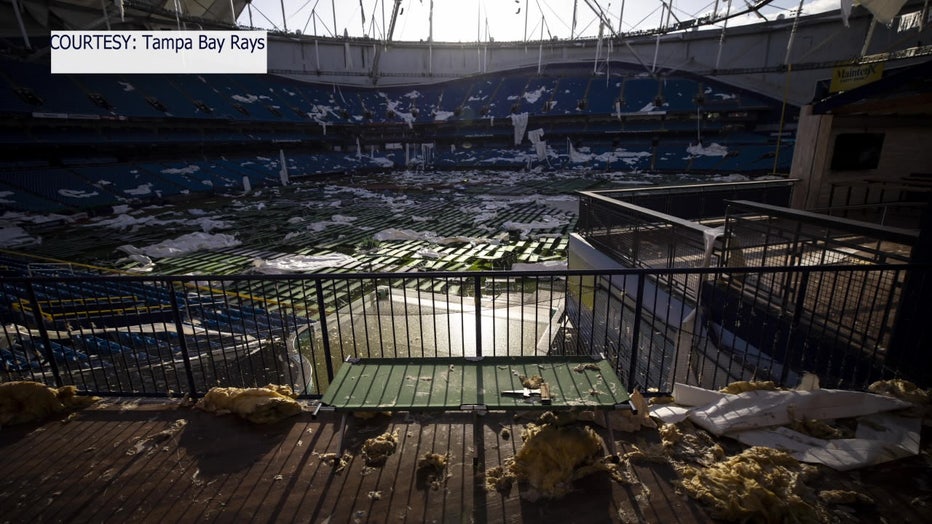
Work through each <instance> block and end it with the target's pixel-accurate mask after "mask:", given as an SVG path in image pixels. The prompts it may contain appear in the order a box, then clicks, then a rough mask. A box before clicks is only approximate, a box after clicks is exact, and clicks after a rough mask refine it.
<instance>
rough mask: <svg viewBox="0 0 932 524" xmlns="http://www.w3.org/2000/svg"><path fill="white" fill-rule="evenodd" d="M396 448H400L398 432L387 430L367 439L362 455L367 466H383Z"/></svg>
mask: <svg viewBox="0 0 932 524" xmlns="http://www.w3.org/2000/svg"><path fill="white" fill-rule="evenodd" d="M396 449H398V433H397V432H395V433H388V432H385V433H382V434H381V435H379V436H377V437H373V438H370V439H366V442H365V443H364V444H363V445H362V456H363V459H365V461H366V465H367V466H383V465H385V461H387V460H388V457H390V456H392V455H393V454H394V453H395V450H396Z"/></svg>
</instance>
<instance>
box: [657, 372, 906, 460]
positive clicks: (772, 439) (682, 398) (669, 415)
mask: <svg viewBox="0 0 932 524" xmlns="http://www.w3.org/2000/svg"><path fill="white" fill-rule="evenodd" d="M815 387H818V386H815ZM673 398H674V399H675V401H676V404H675V405H673V404H666V405H657V406H653V407H652V408H651V416H653V417H656V418H658V419H660V420H662V421H663V422H666V423H671V424H672V423H676V422H680V421H682V420H685V419H687V418H688V419H689V420H690V421H691V422H693V423H694V424H696V425H697V426H699V427H701V428H703V429H705V430H707V431H709V432H710V433H712V434H714V435H718V436H727V437H730V438H734V439H735V440H738V441H739V442H742V443H743V444H746V445H748V446H767V447H770V448H774V449H780V450H784V451H787V452H789V453H790V454H792V455H793V456H794V457H795V458H796V459H797V460H799V461H801V462H809V463H817V464H824V465H826V466H829V467H831V468H834V469H837V470H840V471H846V470H850V469H855V468H859V467H864V466H869V465H872V464H880V463H882V462H887V461H890V460H894V459H897V458H901V457H906V456H910V455H915V454H917V453H918V452H919V434H920V431H921V425H922V420H921V419H920V418H918V417H915V416H912V417H911V416H908V415H904V414H899V413H895V412H894V411H896V410H901V409H903V408H907V407H910V406H912V404H910V403H908V402H905V401H902V400H898V399H895V398H892V397H886V396H883V395H875V394H872V393H862V392H859V391H842V390H832V389H814V390H811V391H800V390H795V391H784V390H781V391H748V392H745V393H739V394H737V395H732V394H727V393H721V392H718V391H711V390H706V389H702V388H698V387H694V386H687V385H683V384H676V385H674V388H673ZM855 417H856V418H857V419H858V426H857V430H856V432H855V438H848V439H819V438H815V437H811V436H809V435H805V434H803V433H800V432H797V431H795V430H792V429H790V428H788V427H785V426H786V425H788V424H791V423H792V422H794V421H800V420H809V419H815V420H822V421H831V420H835V419H840V418H855Z"/></svg>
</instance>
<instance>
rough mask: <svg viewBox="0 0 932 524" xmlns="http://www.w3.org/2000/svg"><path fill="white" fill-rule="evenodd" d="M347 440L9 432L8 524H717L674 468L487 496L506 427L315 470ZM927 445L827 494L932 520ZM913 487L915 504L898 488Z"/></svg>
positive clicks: (122, 420) (144, 420)
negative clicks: (429, 477) (438, 468)
mask: <svg viewBox="0 0 932 524" xmlns="http://www.w3.org/2000/svg"><path fill="white" fill-rule="evenodd" d="M178 421H184V422H178ZM338 426H339V418H338V417H337V416H336V415H333V414H330V413H323V414H321V416H320V417H318V418H317V419H316V420H315V419H312V417H311V416H310V414H309V413H305V414H302V415H300V416H298V417H294V418H291V419H289V420H287V421H284V422H281V423H277V424H273V425H269V426H254V425H251V424H249V423H246V422H243V421H240V420H238V419H236V418H234V417H232V416H216V415H212V414H207V413H204V412H201V411H198V410H192V409H187V408H182V407H179V406H177V405H174V404H168V403H166V402H155V401H147V402H145V403H139V402H128V401H122V402H119V403H113V402H111V403H108V405H105V406H100V407H95V408H91V409H87V410H84V411H82V412H80V413H78V414H76V415H74V416H72V417H71V418H70V419H64V420H55V421H49V422H45V423H43V424H41V425H25V426H15V427H7V428H3V430H2V431H0V508H2V511H0V521H4V522H321V523H344V522H535V523H544V522H560V523H571V522H580V523H593V522H648V523H653V522H657V523H699V522H713V521H714V520H713V519H712V518H711V517H710V514H709V513H708V512H707V510H706V509H705V508H704V507H703V506H701V505H700V504H699V503H697V502H695V501H693V500H692V499H689V498H688V497H686V496H685V495H683V494H679V493H678V492H677V489H676V487H675V479H676V473H675V472H674V471H673V469H672V467H670V466H669V465H668V464H664V463H649V462H646V463H643V464H632V468H633V469H632V470H631V471H632V472H633V474H634V476H635V477H636V480H637V482H635V483H632V484H620V483H618V482H615V481H613V480H612V479H611V478H610V477H609V475H608V474H605V473H599V474H594V475H591V476H589V477H586V478H584V479H583V480H581V481H578V482H577V483H576V484H575V488H576V491H575V492H573V493H572V494H570V495H569V496H567V497H565V498H563V499H561V500H556V501H538V502H528V501H526V500H523V499H522V498H521V497H520V496H519V489H518V487H517V486H515V488H513V489H512V490H511V493H510V494H508V495H507V496H503V495H500V494H498V493H489V492H486V491H485V489H484V472H485V470H486V468H489V467H491V466H495V465H499V464H501V463H502V462H503V461H504V460H505V459H506V458H508V457H511V456H513V455H514V453H515V452H516V450H517V449H518V447H519V446H520V445H521V443H520V439H516V438H507V439H506V438H503V437H502V429H503V428H508V429H509V430H510V432H511V434H512V435H518V434H519V433H520V426H521V422H516V421H515V420H514V418H513V417H512V416H511V415H507V414H504V413H490V414H487V415H485V416H482V417H478V418H476V417H475V416H474V415H470V414H455V413H454V414H437V415H424V416H421V415H418V416H416V417H412V416H410V415H406V414H403V413H399V414H395V415H394V416H391V417H379V418H376V419H373V420H370V421H360V420H356V421H353V423H352V426H351V430H350V431H348V432H347V437H346V442H345V444H346V447H347V448H348V449H349V450H351V451H354V452H358V450H359V447H360V445H361V444H362V442H363V441H364V440H365V439H366V438H369V437H372V436H376V435H378V434H381V433H383V432H385V431H389V432H391V431H396V432H397V434H398V438H399V442H400V443H399V452H398V453H396V454H395V455H392V456H391V457H389V459H388V460H387V462H386V463H385V465H384V466H382V467H375V468H367V467H366V466H365V464H364V462H363V460H362V459H361V457H359V456H357V457H355V458H354V459H353V460H352V461H351V462H350V463H349V464H348V465H347V467H346V468H345V469H343V470H341V471H338V470H337V468H336V467H335V466H334V465H333V464H332V461H328V460H324V459H322V457H321V455H322V454H325V453H334V452H337V450H338V449H339V442H338V439H337V430H338ZM600 433H601V434H603V436H605V434H606V432H604V431H601V430H600ZM616 437H618V438H619V442H618V446H619V452H621V453H624V452H625V451H628V450H631V449H633V446H634V445H640V446H644V445H645V444H648V443H650V442H657V441H658V440H659V437H658V436H657V432H656V431H652V430H643V431H641V432H639V433H634V434H630V433H623V434H620V435H619V434H616ZM923 440H924V442H925V443H926V444H924V452H923V455H921V456H920V457H916V459H915V460H913V459H910V460H909V461H906V462H903V461H901V462H900V463H898V464H896V465H895V466H888V467H886V468H872V470H873V471H872V472H869V473H870V475H871V476H876V478H877V479H878V480H877V482H870V479H871V478H872V477H869V476H868V473H865V472H863V470H862V472H856V473H854V474H851V475H844V476H841V475H839V474H834V473H832V474H829V475H828V476H826V477H824V478H823V480H822V481H823V482H826V483H830V484H832V485H833V486H834V487H838V488H844V486H845V485H846V484H848V485H849V489H850V486H858V485H860V486H861V487H862V488H863V489H864V490H865V491H869V492H870V493H872V494H873V495H874V496H875V498H877V500H878V504H877V506H876V507H875V508H869V511H867V512H860V513H853V512H852V513H851V515H852V519H853V520H847V521H848V522H858V521H861V522H876V521H878V520H877V517H878V515H883V516H884V517H885V518H886V519H887V521H888V522H908V521H913V522H919V521H921V516H922V515H925V516H929V515H932V506H930V504H932V498H930V493H932V491H930V489H932V473H930V468H929V463H930V462H929V446H928V444H927V442H928V439H923ZM426 452H438V453H449V454H450V456H451V462H450V464H449V465H448V468H447V473H448V475H449V477H448V478H447V479H446V482H445V485H444V486H442V487H441V488H440V489H434V488H432V487H431V486H429V485H426V483H425V482H424V478H422V477H421V476H419V474H418V471H417V461H418V458H420V457H422V456H423V455H424V454H425V453H426ZM907 476H908V478H909V482H907V483H906V484H907V485H909V486H912V489H904V488H903V486H899V485H898V484H897V481H896V479H899V484H904V482H903V479H904V478H906V477H907ZM917 483H918V484H917ZM922 497H925V499H922ZM917 499H922V500H919V501H918V502H917ZM923 500H924V502H923ZM922 504H926V505H925V506H922ZM859 515H860V516H859ZM860 518H863V519H864V520H857V519H860Z"/></svg>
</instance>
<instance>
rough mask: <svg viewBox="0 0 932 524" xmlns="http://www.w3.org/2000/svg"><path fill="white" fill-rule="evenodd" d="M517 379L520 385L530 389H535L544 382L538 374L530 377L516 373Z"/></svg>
mask: <svg viewBox="0 0 932 524" xmlns="http://www.w3.org/2000/svg"><path fill="white" fill-rule="evenodd" d="M518 380H520V381H521V385H522V386H524V387H526V388H530V389H537V388H539V387H540V385H541V384H543V383H544V379H543V377H541V376H540V375H531V376H530V377H526V376H524V375H518Z"/></svg>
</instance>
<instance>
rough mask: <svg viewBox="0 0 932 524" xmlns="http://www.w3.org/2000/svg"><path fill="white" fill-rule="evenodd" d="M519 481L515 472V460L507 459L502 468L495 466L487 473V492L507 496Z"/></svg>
mask: <svg viewBox="0 0 932 524" xmlns="http://www.w3.org/2000/svg"><path fill="white" fill-rule="evenodd" d="M516 480H518V476H517V475H515V472H514V459H511V458H509V459H507V460H506V461H505V463H504V465H502V466H493V467H491V468H489V469H488V470H486V472H485V490H486V491H488V492H498V493H501V494H503V495H507V494H508V493H509V492H511V486H513V485H514V483H515V481H516Z"/></svg>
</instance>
